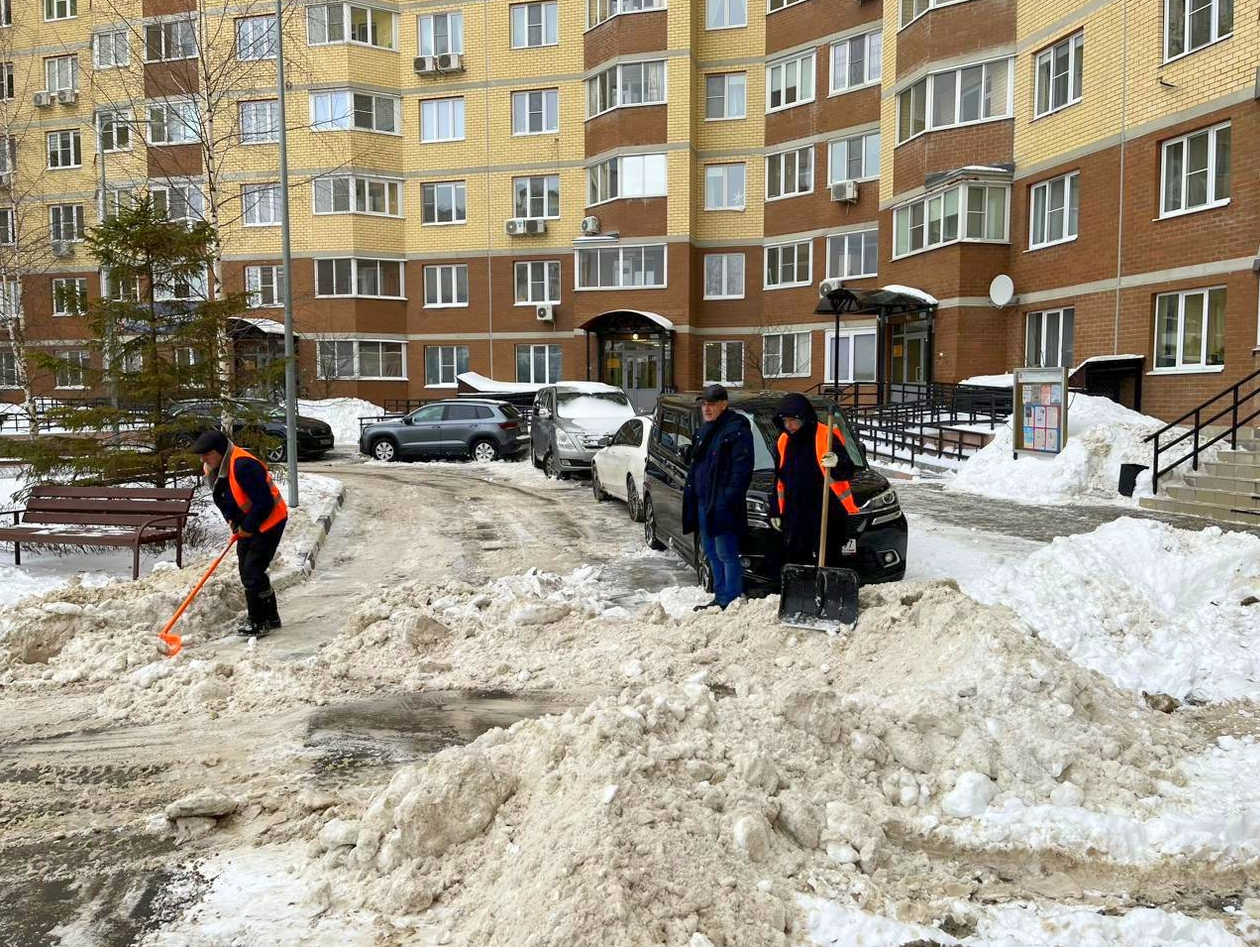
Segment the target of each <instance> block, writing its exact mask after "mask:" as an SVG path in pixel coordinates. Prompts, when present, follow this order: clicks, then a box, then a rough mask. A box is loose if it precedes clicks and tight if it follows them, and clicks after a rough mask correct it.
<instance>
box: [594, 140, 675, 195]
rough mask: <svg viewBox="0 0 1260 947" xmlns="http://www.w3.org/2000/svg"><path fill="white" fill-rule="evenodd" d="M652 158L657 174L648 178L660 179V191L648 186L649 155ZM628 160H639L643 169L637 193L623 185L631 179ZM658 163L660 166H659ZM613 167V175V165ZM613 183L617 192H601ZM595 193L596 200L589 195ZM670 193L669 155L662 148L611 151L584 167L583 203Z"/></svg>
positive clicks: (610, 187)
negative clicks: (627, 152)
mask: <svg viewBox="0 0 1260 947" xmlns="http://www.w3.org/2000/svg"><path fill="white" fill-rule="evenodd" d="M649 158H650V159H653V160H652V165H653V166H654V170H656V171H659V172H660V174H659V176H655V175H654V176H653V177H652V179H651V180H653V181H657V180H659V181H660V183H661V189H660V192H659V193H658V192H656V191H652V190H649V189H648V181H649V177H648V170H649V168H648V159H649ZM627 161H631V162H633V161H640V162H642V165H643V167H642V169H641V172H640V174H639V178H640V179H641V180H642V181H643V191H642V193H639V194H634V193H627V192H626V188H625V187H624V186H623V185H624V184H625V183H626V182H628V181H632V180H634V177H633V175H632V173H630V172H629V171H627V169H626V162H627ZM658 166H659V167H658ZM614 168H615V169H616V173H615V175H614V172H613V169H614ZM614 178H615V183H616V187H617V193H615V194H608V195H606V196H605V195H602V191H601V189H602V188H603V187H605V186H607V187H608V189H609V190H611V189H612V187H613V184H614ZM592 196H593V197H595V198H596V199H595V200H591V198H592ZM668 196H669V158H668V156H667V155H666V154H665V153H664V152H659V153H650V154H641V155H614V156H613V157H611V158H607V159H605V160H603V161H600V162H599V163H598V164H593V165H590V166H589V167H588V168H587V169H586V206H587V207H598V206H599V205H600V204H607V203H608V202H609V201H620V200H635V199H641V198H649V197H668Z"/></svg>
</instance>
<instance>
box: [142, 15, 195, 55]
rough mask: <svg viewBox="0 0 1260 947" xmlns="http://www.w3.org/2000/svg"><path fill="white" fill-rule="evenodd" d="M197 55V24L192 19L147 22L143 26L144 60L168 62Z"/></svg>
mask: <svg viewBox="0 0 1260 947" xmlns="http://www.w3.org/2000/svg"><path fill="white" fill-rule="evenodd" d="M196 55H197V25H196V23H194V22H193V21H192V20H168V21H167V22H165V23H149V24H148V25H147V26H145V28H144V61H145V62H170V61H172V60H175V59H192V58H193V57H195V56H196Z"/></svg>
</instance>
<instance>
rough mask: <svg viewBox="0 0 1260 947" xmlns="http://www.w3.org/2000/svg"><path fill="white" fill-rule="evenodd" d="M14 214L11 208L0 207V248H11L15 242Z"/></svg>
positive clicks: (14, 211)
mask: <svg viewBox="0 0 1260 947" xmlns="http://www.w3.org/2000/svg"><path fill="white" fill-rule="evenodd" d="M16 213H17V212H16V210H15V209H14V208H12V207H0V246H5V247H11V246H13V244H14V243H15V242H16V241H17V232H16V229H15V226H14V222H15V219H16Z"/></svg>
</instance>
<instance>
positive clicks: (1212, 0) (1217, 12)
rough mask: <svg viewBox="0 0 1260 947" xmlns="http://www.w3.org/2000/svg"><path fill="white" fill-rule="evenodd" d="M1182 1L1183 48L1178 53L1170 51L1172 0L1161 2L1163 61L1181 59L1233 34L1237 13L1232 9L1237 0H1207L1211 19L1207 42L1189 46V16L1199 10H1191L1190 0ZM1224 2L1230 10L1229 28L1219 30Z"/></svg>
mask: <svg viewBox="0 0 1260 947" xmlns="http://www.w3.org/2000/svg"><path fill="white" fill-rule="evenodd" d="M1184 2H1185V12H1184V14H1183V17H1182V22H1181V25H1182V30H1183V32H1182V42H1183V44H1184V46H1185V48H1184V49H1182V51H1181V52H1179V53H1174V52H1172V51H1171V50H1172V33H1171V31H1170V29H1169V28H1170V27H1171V26H1172V9H1171V7H1172V3H1173V0H1164V4H1163V13H1164V44H1163V52H1164V62H1173V61H1174V60H1177V59H1181V58H1182V57H1184V56H1190V55H1193V54H1194V53H1197V52H1198V51H1199V50H1201V49H1207V48H1208V47H1209V46H1214V45H1215V44H1217V43H1219V42H1221V40H1226V39H1229V38H1230V37H1231V36H1233V35H1234V29H1233V21H1234V16H1235V15H1236V14H1237V10H1235V9H1234V6H1235V5H1236V3H1237V0H1208V3H1207V9H1208V10H1209V11H1210V12H1209V15H1210V16H1211V19H1212V29H1211V32H1210V36H1209V39H1208V41H1207V42H1205V43H1200V44H1199V45H1198V46H1191V45H1190V17H1191V15H1192V14H1193V13H1197V12H1199V11H1198V10H1194V11H1192V10H1191V4H1190V0H1184ZM1226 2H1229V4H1230V11H1231V12H1230V28H1229V29H1228V30H1225V31H1222V30H1221V11H1222V9H1223V8H1224V6H1225V3H1226ZM1199 9H1200V10H1201V9H1203V7H1200V8H1199Z"/></svg>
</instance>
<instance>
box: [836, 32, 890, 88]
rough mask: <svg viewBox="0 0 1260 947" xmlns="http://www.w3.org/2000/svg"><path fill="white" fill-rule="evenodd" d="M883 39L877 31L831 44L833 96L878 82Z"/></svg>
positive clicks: (881, 63)
mask: <svg viewBox="0 0 1260 947" xmlns="http://www.w3.org/2000/svg"><path fill="white" fill-rule="evenodd" d="M883 53H884V37H883V34H882V33H880V32H879V31H878V30H876V31H875V32H873V33H863V34H862V35H861V36H854V37H851V38H849V39H845V40H840V41H839V42H837V43H832V44H831V94H832V95H837V94H838V93H841V92H848V91H849V90H850V89H857V88H861V87H862V86H864V85H869V84H870V83H873V82H879V77H880V73H881V70H882V68H883Z"/></svg>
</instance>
